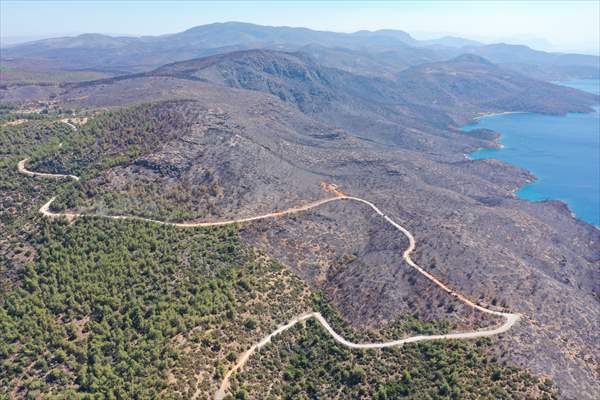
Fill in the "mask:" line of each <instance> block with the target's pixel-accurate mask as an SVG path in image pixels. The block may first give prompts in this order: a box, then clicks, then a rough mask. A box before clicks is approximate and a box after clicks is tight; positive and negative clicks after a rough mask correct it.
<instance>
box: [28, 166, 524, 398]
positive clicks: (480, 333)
mask: <svg viewBox="0 0 600 400" xmlns="http://www.w3.org/2000/svg"><path fill="white" fill-rule="evenodd" d="M26 162H27V159H25V160H22V161H20V162H19V164H18V166H17V168H18V170H19V172H21V173H23V174H25V175H28V176H39V177H44V178H70V179H74V180H79V177H77V176H74V175H61V174H47V173H40V172H32V171H29V170H27V169H26V168H25V164H26ZM54 199H55V198H54V197H53V198H52V199H50V200H49V201H48V202H47V203H46V204H44V205H43V206H42V207H41V208H40V212H41V213H42V214H43V215H45V216H46V217H48V218H66V219H68V220H70V221H72V220H74V219H75V218H78V217H83V216H90V217H92V216H93V217H100V218H110V219H131V220H140V221H147V222H153V223H157V224H161V225H170V226H176V227H182V228H192V227H210V226H222V225H231V224H241V223H246V222H251V221H257V220H261V219H266V218H275V217H280V216H285V215H289V214H294V213H299V212H303V211H307V210H310V209H311V208H314V207H318V206H320V205H323V204H326V203H330V202H333V201H355V202H359V203H362V204H364V205H366V206H368V207H370V208H371V209H372V210H373V211H374V212H375V213H376V214H377V215H379V216H380V217H382V218H383V219H385V220H386V221H387V222H388V223H390V224H391V225H392V226H394V227H395V228H396V229H398V230H399V231H400V232H402V233H403V234H404V235H405V236H406V237H407V238H408V240H409V245H408V248H407V249H406V250H405V251H404V253H403V254H402V257H403V259H404V261H406V263H407V264H408V265H410V266H411V267H413V268H414V269H416V270H417V271H418V272H419V273H420V274H422V275H423V276H425V277H426V278H427V279H429V280H430V281H432V282H433V283H435V284H436V285H437V286H439V287H440V288H441V289H442V290H444V291H445V292H446V293H448V294H449V295H451V296H454V297H456V298H457V299H458V300H460V301H462V302H463V303H465V304H467V305H468V306H470V307H472V308H474V309H476V310H479V311H481V312H483V313H486V314H491V315H496V316H500V317H503V318H504V319H505V322H504V323H503V324H502V325H500V326H497V327H492V328H487V329H482V330H476V331H470V332H455V333H448V334H444V335H419V336H411V337H408V338H404V339H399V340H393V341H389V342H380V343H353V342H350V341H348V340H346V339H344V338H343V337H342V336H341V335H339V334H338V333H337V332H335V331H334V330H333V328H332V327H331V326H330V325H329V323H328V322H327V321H326V320H325V318H323V316H322V315H321V314H320V313H318V312H310V313H306V314H302V315H299V316H297V317H295V318H293V319H292V320H291V321H289V322H288V323H287V324H285V325H281V326H280V327H278V328H277V329H275V330H274V331H273V332H271V333H269V334H268V335H267V336H265V337H264V338H262V339H261V340H260V341H259V342H257V343H255V344H254V345H252V347H250V348H249V349H248V350H246V351H245V352H244V353H243V354H242V355H241V356H240V357H239V358H238V360H237V362H236V364H235V365H234V366H233V367H232V368H231V369H230V370H229V371H227V373H226V374H225V376H224V377H223V380H222V381H221V385H220V387H219V390H218V391H217V392H216V393H215V395H214V398H215V400H222V399H223V398H224V397H225V394H226V392H227V389H228V388H229V380H230V378H231V376H232V375H233V374H234V373H235V372H236V371H238V370H239V369H241V368H242V367H243V366H244V365H245V364H246V362H247V361H248V359H249V358H250V356H251V355H252V354H253V353H254V352H255V351H256V350H258V349H260V348H261V347H263V346H264V345H266V344H267V343H269V342H270V341H271V339H272V338H273V337H274V336H276V335H279V334H280V333H282V332H285V331H286V330H288V329H290V328H291V327H293V326H294V325H296V324H297V323H299V322H302V321H305V320H307V319H309V318H315V319H316V320H317V321H318V322H319V323H320V324H321V325H322V326H323V327H324V328H325V330H327V332H328V333H329V334H330V335H331V336H332V337H333V339H334V340H335V341H336V342H338V343H340V344H342V345H344V346H347V347H349V348H353V349H380V348H385V347H395V346H402V345H403V344H405V343H415V342H422V341H428V340H446V339H475V338H480V337H488V336H494V335H498V334H501V333H503V332H506V331H508V330H509V329H510V328H511V327H512V326H513V325H514V324H515V323H516V322H517V321H518V320H519V319H520V317H521V315H520V314H513V313H507V312H500V311H495V310H491V309H489V308H485V307H483V306H481V305H479V304H477V303H475V302H473V301H471V300H469V299H468V298H467V297H466V296H464V295H463V294H461V293H459V292H457V291H454V290H452V289H451V288H450V287H448V286H447V285H446V284H445V283H443V282H442V281H440V280H439V279H437V278H436V277H435V276H433V275H431V274H430V273H429V272H427V271H425V270H424V269H423V268H421V267H420V266H419V265H418V264H417V263H415V262H414V261H413V260H412V258H411V257H410V254H411V253H412V252H413V250H414V249H415V247H416V241H415V238H414V237H413V235H412V233H410V231H409V230H407V229H406V228H404V227H403V226H402V225H400V224H398V223H397V222H395V221H394V220H393V219H391V218H390V217H388V216H387V215H385V214H384V213H383V212H382V211H381V210H380V209H379V208H377V206H375V204H373V203H371V202H370V201H367V200H364V199H361V198H358V197H352V196H346V195H338V196H336V197H329V198H326V199H322V200H318V201H315V202H312V203H308V204H306V205H304V206H300V207H295V208H289V209H286V210H282V211H276V212H272V213H268V214H263V215H259V216H255V217H249V218H239V219H233V220H226V221H215V222H166V221H159V220H155V219H150V218H142V217H136V216H125V215H123V216H120V215H113V216H111V215H86V214H79V213H68V212H53V211H51V209H50V207H51V205H52V202H53V201H54ZM200 393H201V390H200V388H198V390H197V391H196V393H195V394H194V395H193V396H192V399H196V398H197V397H198V396H199V395H200Z"/></svg>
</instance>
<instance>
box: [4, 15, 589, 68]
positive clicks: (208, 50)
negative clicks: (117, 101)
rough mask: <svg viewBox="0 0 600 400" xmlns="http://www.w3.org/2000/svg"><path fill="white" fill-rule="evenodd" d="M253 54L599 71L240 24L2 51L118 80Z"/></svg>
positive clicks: (524, 50)
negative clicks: (469, 57) (471, 59)
mask: <svg viewBox="0 0 600 400" xmlns="http://www.w3.org/2000/svg"><path fill="white" fill-rule="evenodd" d="M256 48H264V49H273V50H283V51H302V52H305V53H307V54H310V55H311V56H313V57H314V58H315V59H316V60H318V61H319V62H320V63H322V64H324V65H326V66H331V67H336V68H340V69H344V70H346V71H349V72H355V73H360V74H364V75H374V76H387V77H391V76H393V75H394V74H395V73H397V72H399V71H401V70H403V69H405V68H407V67H409V66H412V65H417V64H421V63H423V62H433V61H443V60H448V59H451V58H454V57H456V56H458V55H460V54H463V53H472V54H476V55H480V56H483V57H485V58H486V59H488V60H489V61H491V62H493V63H496V64H501V65H505V66H507V67H509V68H512V69H515V70H517V71H520V72H522V73H526V74H529V75H532V76H536V77H540V78H547V79H561V78H590V77H591V78H594V77H597V71H598V67H599V65H600V61H599V60H600V58H599V57H597V56H591V55H578V54H562V53H546V52H542V51H536V50H532V49H530V48H528V47H526V46H519V45H508V44H492V45H482V44H479V43H477V42H474V41H470V40H466V39H462V38H456V37H444V38H441V39H436V40H425V41H419V40H416V39H414V38H412V37H411V36H410V35H409V34H408V33H406V32H403V31H399V30H378V31H358V32H355V33H350V34H349V33H336V32H326V31H314V30H310V29H306V28H289V27H269V26H261V25H253V24H248V23H240V22H227V23H216V24H210V25H202V26H197V27H194V28H191V29H188V30H186V31H184V32H180V33H176V34H170V35H162V36H142V37H112V36H106V35H100V34H83V35H79V36H75V37H65V38H54V39H45V40H40V41H35V42H29V43H24V44H20V45H16V46H13V47H8V48H4V49H2V53H3V54H2V58H3V61H4V62H10V61H11V60H17V59H26V60H29V61H31V62H32V63H35V62H36V61H38V62H40V61H45V62H51V63H52V68H65V69H70V70H96V71H101V72H109V73H113V74H123V73H131V72H141V71H147V70H150V69H153V68H156V67H158V66H160V65H163V64H167V63H169V62H175V61H181V60H186V59H192V58H198V57H203V56H208V55H213V54H219V53H226V52H231V51H235V50H244V49H256Z"/></svg>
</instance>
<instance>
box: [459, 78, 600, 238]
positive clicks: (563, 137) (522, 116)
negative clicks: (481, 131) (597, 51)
mask: <svg viewBox="0 0 600 400" xmlns="http://www.w3.org/2000/svg"><path fill="white" fill-rule="evenodd" d="M558 83H559V84H561V85H564V86H569V87H574V88H576V89H580V90H585V91H588V92H591V93H595V94H600V80H576V81H569V82H558ZM598 111H599V108H598V107H596V112H594V113H589V114H581V113H573V114H567V115H564V116H555V115H545V114H537V113H515V114H499V115H490V116H485V117H482V118H480V119H479V120H478V121H477V123H475V124H470V125H467V126H465V127H463V130H465V131H469V130H473V129H478V128H486V129H491V130H494V131H496V132H498V133H500V134H501V135H502V136H501V138H500V140H499V143H500V144H502V146H503V147H502V148H501V149H481V150H477V151H475V152H472V153H471V154H470V158H472V159H481V158H496V159H499V160H503V161H506V162H508V163H510V164H513V165H517V166H519V167H523V168H525V169H527V170H529V171H531V172H532V173H533V174H534V175H535V176H536V177H537V178H538V179H537V180H536V181H535V182H532V183H530V184H527V185H525V186H524V187H522V188H521V189H520V190H519V191H518V192H517V196H519V197H520V198H523V199H527V200H532V201H541V200H546V199H557V200H562V201H564V202H566V203H567V204H568V205H569V208H570V209H571V210H572V211H573V212H574V213H575V214H576V215H577V217H578V218H580V219H582V220H584V221H587V222H589V223H591V224H594V225H596V226H600V113H599V112H598Z"/></svg>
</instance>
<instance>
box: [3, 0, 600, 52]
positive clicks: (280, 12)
mask: <svg viewBox="0 0 600 400" xmlns="http://www.w3.org/2000/svg"><path fill="white" fill-rule="evenodd" d="M224 21H244V22H252V23H257V24H263V25H286V26H303V27H308V28H313V29H321V30H333V31H342V32H352V31H356V30H360V29H369V30H374V29H384V28H389V29H402V30H405V31H407V32H409V33H411V34H413V35H414V36H416V37H417V38H419V37H423V38H425V37H430V36H432V35H431V34H432V33H433V34H434V35H433V36H435V34H437V35H440V34H454V35H460V36H463V37H468V38H474V39H479V40H484V41H497V40H504V41H511V39H512V41H517V42H518V41H522V42H523V41H526V42H528V43H529V44H533V45H534V46H535V45H537V47H543V44H540V43H539V42H536V41H533V40H530V39H535V38H538V39H541V38H543V39H546V40H548V41H549V42H550V43H552V44H553V45H555V46H556V47H557V48H558V49H561V50H571V51H585V52H594V53H598V52H599V51H600V50H599V49H600V1H599V0H588V1H546V2H543V1H479V2H476V1H431V2H424V1H419V2H408V1H404V2H392V1H387V2H375V1H370V2H367V1H345V2H342V1H319V2H317V1H304V2H302V1H279V2H276V1H238V2H233V1H232V2H226V1H220V2H209V1H205V2H202V1H50V0H45V1H11V0H0V28H1V29H0V34H1V35H2V37H3V38H4V39H7V38H10V37H13V38H14V37H42V36H56V35H71V34H78V33H83V32H98V33H110V34H115V33H117V34H128V35H157V34H164V33H174V32H179V31H182V30H185V29H188V28H190V27H192V26H195V25H202V24H207V23H212V22H224Z"/></svg>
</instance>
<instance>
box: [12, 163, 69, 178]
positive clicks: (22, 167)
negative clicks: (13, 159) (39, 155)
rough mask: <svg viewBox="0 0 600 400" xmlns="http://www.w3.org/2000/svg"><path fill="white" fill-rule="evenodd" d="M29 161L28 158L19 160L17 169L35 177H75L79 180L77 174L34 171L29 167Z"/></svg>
mask: <svg viewBox="0 0 600 400" xmlns="http://www.w3.org/2000/svg"><path fill="white" fill-rule="evenodd" d="M27 161H29V159H28V158H25V159H23V160H21V161H19V163H18V164H17V170H18V171H19V172H20V173H22V174H24V175H27V176H33V177H40V178H47V179H63V178H69V179H73V180H75V181H78V180H79V177H78V176H75V175H63V174H48V173H45V172H33V171H30V170H28V169H27Z"/></svg>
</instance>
